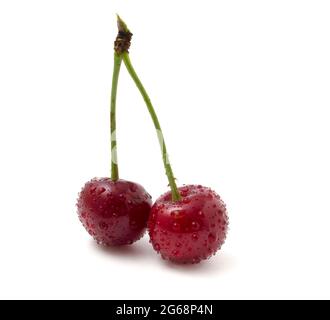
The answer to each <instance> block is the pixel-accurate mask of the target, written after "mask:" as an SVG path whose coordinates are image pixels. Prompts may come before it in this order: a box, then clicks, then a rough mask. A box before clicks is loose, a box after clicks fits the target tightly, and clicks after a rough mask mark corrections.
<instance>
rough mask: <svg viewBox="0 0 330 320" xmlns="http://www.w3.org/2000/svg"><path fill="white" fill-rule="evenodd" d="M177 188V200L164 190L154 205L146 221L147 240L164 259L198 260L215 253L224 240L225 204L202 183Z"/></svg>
mask: <svg viewBox="0 0 330 320" xmlns="http://www.w3.org/2000/svg"><path fill="white" fill-rule="evenodd" d="M179 192H180V194H181V200H180V201H176V202H173V201H172V198H171V192H167V193H165V194H164V195H162V196H161V197H160V198H158V199H157V200H156V202H155V204H154V205H153V207H152V209H151V213H150V217H149V221H148V229H149V236H150V242H151V244H152V245H153V248H154V249H155V250H156V251H157V252H158V253H160V254H161V256H162V257H163V258H164V259H166V260H170V261H173V262H177V263H198V262H200V261H201V260H204V259H208V258H209V257H210V256H212V255H213V254H215V253H216V251H217V250H218V249H220V248H221V246H222V244H223V243H224V241H225V238H226V233H227V228H228V217H227V211H226V206H225V204H224V202H223V201H222V200H221V199H220V197H219V196H218V195H217V194H216V193H215V192H214V191H212V190H211V189H209V188H206V187H203V186H199V185H198V186H197V185H187V186H183V187H180V188H179Z"/></svg>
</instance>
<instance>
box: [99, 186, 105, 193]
mask: <svg viewBox="0 0 330 320" xmlns="http://www.w3.org/2000/svg"><path fill="white" fill-rule="evenodd" d="M104 191H105V188H103V187H101V188H100V189H99V190H98V191H97V194H98V195H100V194H102V193H103V192H104Z"/></svg>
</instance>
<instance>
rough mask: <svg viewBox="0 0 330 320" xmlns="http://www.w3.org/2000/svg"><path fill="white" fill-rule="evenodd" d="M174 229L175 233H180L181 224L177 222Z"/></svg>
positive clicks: (173, 225) (173, 226) (174, 223)
mask: <svg viewBox="0 0 330 320" xmlns="http://www.w3.org/2000/svg"><path fill="white" fill-rule="evenodd" d="M172 229H173V231H180V224H179V223H177V222H173V224H172Z"/></svg>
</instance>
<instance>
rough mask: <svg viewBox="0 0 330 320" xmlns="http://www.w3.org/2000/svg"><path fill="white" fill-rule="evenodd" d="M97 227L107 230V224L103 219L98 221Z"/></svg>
mask: <svg viewBox="0 0 330 320" xmlns="http://www.w3.org/2000/svg"><path fill="white" fill-rule="evenodd" d="M99 227H100V229H101V230H107V229H108V228H109V226H108V224H107V223H105V222H104V221H101V222H100V223H99Z"/></svg>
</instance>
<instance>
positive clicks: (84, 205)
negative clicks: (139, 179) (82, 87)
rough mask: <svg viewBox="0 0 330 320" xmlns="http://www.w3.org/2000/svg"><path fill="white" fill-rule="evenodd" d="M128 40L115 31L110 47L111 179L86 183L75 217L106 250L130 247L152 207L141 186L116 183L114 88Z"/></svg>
mask: <svg viewBox="0 0 330 320" xmlns="http://www.w3.org/2000/svg"><path fill="white" fill-rule="evenodd" d="M119 27H120V26H119ZM120 28H121V27H120ZM120 28H119V29H120ZM130 36H131V35H130V34H129V33H128V32H127V33H123V32H122V30H119V32H118V36H117V39H116V41H115V47H114V51H115V52H114V68H113V76H112V89H111V106H110V129H111V178H94V179H92V180H90V181H89V182H87V183H86V184H85V186H84V187H83V188H82V190H81V192H80V194H79V198H78V202H77V207H78V216H79V219H80V221H81V222H82V224H83V226H84V227H85V228H86V230H87V231H88V232H89V233H90V235H91V236H93V237H94V239H95V240H96V241H97V242H98V243H100V244H104V245H107V246H113V245H125V244H131V243H133V242H134V241H136V240H138V239H140V238H141V237H142V235H143V234H144V232H145V230H146V227H147V220H148V216H149V213H150V209H151V204H152V203H151V196H150V195H149V194H148V193H147V192H146V191H145V189H144V188H143V187H142V186H141V185H139V184H137V183H134V182H130V181H125V180H121V179H119V173H118V163H117V138H116V98H117V86H118V79H119V72H120V66H121V63H122V51H123V50H128V48H129V44H130V42H129V41H130Z"/></svg>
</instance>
